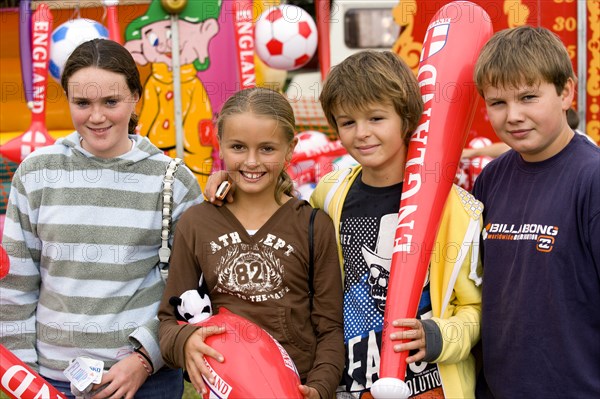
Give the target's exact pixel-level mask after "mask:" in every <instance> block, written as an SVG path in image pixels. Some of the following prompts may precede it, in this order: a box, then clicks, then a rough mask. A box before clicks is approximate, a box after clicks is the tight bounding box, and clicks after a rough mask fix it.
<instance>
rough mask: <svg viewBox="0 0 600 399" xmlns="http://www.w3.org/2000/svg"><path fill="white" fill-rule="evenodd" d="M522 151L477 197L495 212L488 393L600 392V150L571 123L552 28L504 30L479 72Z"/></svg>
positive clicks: (502, 161)
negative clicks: (568, 122) (573, 127)
mask: <svg viewBox="0 0 600 399" xmlns="http://www.w3.org/2000/svg"><path fill="white" fill-rule="evenodd" d="M475 79H476V84H477V88H478V90H479V92H480V94H481V95H482V97H483V98H484V100H485V103H486V107H487V113H488V116H489V120H490V123H491V124H492V127H493V128H494V130H495V132H496V134H497V136H498V137H499V138H500V139H501V140H502V141H503V142H505V143H506V144H508V145H509V146H510V147H511V148H512V150H510V151H508V152H507V153H505V154H503V155H502V156H500V157H499V158H497V159H496V160H494V161H492V162H491V163H490V164H489V165H487V166H486V168H485V169H484V170H483V172H482V173H481V175H480V176H479V177H478V178H477V180H476V182H475V187H474V189H473V193H474V195H475V197H476V198H477V199H479V200H480V201H482V202H483V203H484V205H485V210H484V226H485V227H484V229H483V233H482V238H483V244H482V245H483V251H482V252H483V265H484V272H483V273H484V274H483V279H484V284H483V300H482V306H483V310H482V344H483V346H482V348H483V373H482V374H481V375H480V378H479V381H478V385H477V395H478V397H481V398H598V397H600V339H598V337H599V336H600V311H599V310H598V309H600V244H599V237H600V149H599V148H598V147H596V146H595V145H594V144H592V143H590V142H589V140H587V139H586V138H585V137H583V136H582V135H578V134H575V133H574V132H573V130H572V129H571V128H570V127H569V125H568V124H567V116H566V112H567V110H568V109H569V107H570V106H571V103H572V101H573V96H574V93H575V90H576V85H577V78H576V77H575V74H574V73H573V68H572V65H571V60H570V58H569V54H568V52H567V50H566V49H565V47H564V45H563V44H562V43H561V41H560V40H559V39H558V38H557V37H556V36H555V35H554V34H553V33H552V32H550V31H548V30H547V29H544V28H533V27H529V26H522V27H518V28H514V29H508V30H504V31H501V32H498V33H496V34H495V35H494V36H493V37H492V39H490V41H489V42H488V43H487V44H486V45H485V47H484V48H483V50H482V52H481V54H480V56H479V59H478V61H477V65H476V68H475Z"/></svg>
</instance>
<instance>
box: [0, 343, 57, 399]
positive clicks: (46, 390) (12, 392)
mask: <svg viewBox="0 0 600 399" xmlns="http://www.w3.org/2000/svg"><path fill="white" fill-rule="evenodd" d="M0 388H2V392H4V393H5V394H7V395H8V396H9V397H10V398H12V399H33V398H51V399H66V396H64V395H63V394H62V393H60V392H58V391H57V390H56V388H54V387H53V386H52V385H50V384H49V383H48V382H47V381H46V380H44V379H43V378H42V377H41V376H40V375H39V374H38V373H36V372H35V371H33V370H32V369H31V368H29V366H27V365H26V364H25V363H23V362H22V361H21V360H20V359H19V358H18V357H16V356H15V355H13V353H12V352H11V351H9V350H8V349H6V348H5V347H4V346H3V345H0Z"/></svg>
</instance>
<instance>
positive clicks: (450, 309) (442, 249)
mask: <svg viewBox="0 0 600 399" xmlns="http://www.w3.org/2000/svg"><path fill="white" fill-rule="evenodd" d="M361 170H362V167H361V166H360V165H358V166H355V167H353V168H351V169H342V170H338V171H334V172H331V173H329V174H327V175H326V176H324V177H323V178H322V179H321V180H320V181H319V184H318V185H317V187H316V188H315V191H314V192H313V194H312V196H311V200H310V203H311V205H312V206H313V207H315V208H321V209H323V210H325V212H327V214H329V216H330V217H331V219H332V220H333V223H334V226H335V230H336V237H337V239H338V254H339V257H340V265H343V264H344V263H343V258H342V247H341V245H340V242H339V238H340V235H339V229H340V219H341V215H342V208H343V206H344V201H345V199H346V195H347V194H348V190H349V189H350V187H351V186H352V183H353V182H354V180H355V179H356V177H357V176H359V174H360V173H359V172H360V171H361ZM482 211H483V205H482V204H481V202H479V201H477V200H476V199H475V198H474V197H473V196H472V195H471V194H469V193H468V192H467V191H465V190H463V189H462V188H460V187H458V186H456V185H454V186H453V187H452V189H451V190H450V194H449V195H448V198H447V199H446V204H445V206H444V211H443V214H442V220H441V222H440V227H439V230H438V233H437V237H436V242H435V246H434V251H433V252H432V254H431V260H430V270H429V275H430V295H431V305H432V310H433V317H432V320H433V321H434V322H435V323H436V324H437V326H438V327H439V329H440V332H441V336H442V340H443V342H442V350H441V353H440V354H439V356H438V357H437V358H436V359H434V361H433V362H435V363H437V365H438V368H439V372H440V376H441V379H442V385H443V389H444V396H445V397H446V398H474V397H475V380H476V376H475V359H474V357H473V355H472V354H471V348H472V347H473V346H474V345H475V344H476V343H477V342H478V341H479V336H480V321H481V289H480V287H479V285H480V284H481V277H480V275H481V273H480V272H481V264H480V261H479V234H480V232H481V227H482ZM343 272H344V271H343V270H342V273H343Z"/></svg>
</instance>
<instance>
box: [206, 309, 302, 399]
mask: <svg viewBox="0 0 600 399" xmlns="http://www.w3.org/2000/svg"><path fill="white" fill-rule="evenodd" d="M198 325H201V326H205V327H207V326H219V327H225V332H224V333H223V334H218V335H212V336H210V337H208V338H207V339H206V341H205V342H206V344H207V345H209V346H211V347H213V348H214V349H216V350H217V351H219V352H220V353H221V354H222V355H223V356H224V357H225V361H224V362H223V363H219V362H217V361H215V360H214V359H213V358H211V357H205V361H206V363H207V365H208V367H209V369H210V370H211V373H212V374H213V376H214V381H215V382H214V384H210V383H209V382H208V381H207V380H206V379H205V380H204V382H205V384H206V386H207V387H208V388H209V390H210V392H208V393H207V394H206V395H204V398H205V399H209V398H210V399H215V398H219V399H270V398H271V399H279V398H288V399H296V398H297V399H302V395H301V394H300V391H299V390H298V385H300V377H299V376H298V371H297V370H296V366H295V365H294V362H293V361H292V358H291V357H290V356H289V355H288V353H287V352H286V351H285V349H283V347H282V346H281V345H280V344H279V343H278V342H277V341H276V340H275V339H273V337H271V336H270V335H269V334H268V333H267V332H266V331H265V330H263V329H262V328H260V327H259V326H257V325H256V324H254V323H252V322H250V321H248V320H246V319H245V318H243V317H241V316H238V315H236V314H234V313H231V312H230V311H229V310H227V309H225V308H220V310H219V313H218V314H216V315H214V316H211V317H209V318H208V319H206V320H204V321H202V322H200V323H198Z"/></svg>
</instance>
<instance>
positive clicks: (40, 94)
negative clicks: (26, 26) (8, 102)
mask: <svg viewBox="0 0 600 399" xmlns="http://www.w3.org/2000/svg"><path fill="white" fill-rule="evenodd" d="M53 20H54V19H53V17H52V13H51V12H50V8H49V7H48V6H47V5H46V4H44V3H41V4H40V5H39V6H38V7H37V10H36V11H35V13H34V14H33V18H32V24H33V27H32V47H31V51H32V59H33V105H32V108H31V125H29V129H27V131H26V132H25V133H23V134H22V135H20V136H19V137H16V138H14V139H12V140H10V141H8V142H7V143H5V144H3V145H2V147H0V152H1V153H2V155H3V156H4V157H6V158H8V159H10V160H11V161H13V162H16V163H20V162H21V161H22V160H23V159H24V158H25V157H26V156H27V155H29V154H30V153H31V152H33V151H34V150H35V149H36V148H38V147H43V146H46V145H49V144H52V143H53V142H54V139H53V138H52V137H51V136H50V135H49V134H48V129H47V128H46V87H47V83H48V64H49V62H50V35H51V34H52V22H53Z"/></svg>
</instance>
